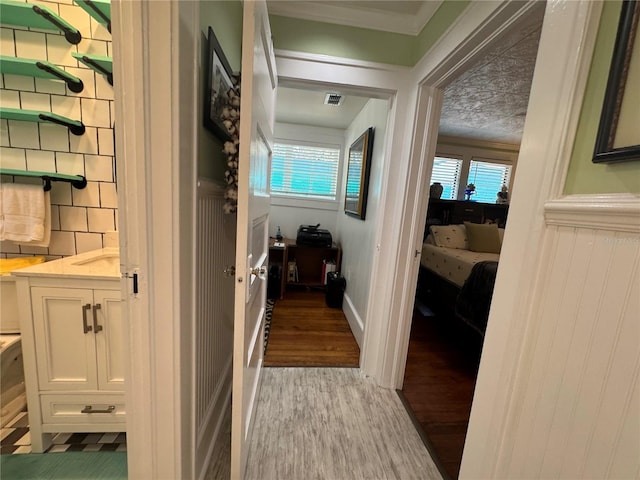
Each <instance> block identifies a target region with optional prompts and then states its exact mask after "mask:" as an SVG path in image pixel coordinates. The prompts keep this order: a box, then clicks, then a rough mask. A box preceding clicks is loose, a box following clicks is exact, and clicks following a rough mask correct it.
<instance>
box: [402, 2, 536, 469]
mask: <svg viewBox="0 0 640 480" xmlns="http://www.w3.org/2000/svg"><path fill="white" fill-rule="evenodd" d="M543 15H544V9H537V10H535V11H533V12H531V13H530V14H528V15H526V16H525V17H524V18H523V19H521V20H520V21H519V22H517V23H516V24H515V25H514V26H513V27H512V28H511V29H509V31H507V32H505V33H504V34H503V35H502V36H501V37H500V38H499V39H498V40H497V41H496V42H495V43H494V44H493V46H491V47H489V48H488V49H487V50H486V51H485V52H484V54H483V55H482V56H481V58H479V59H478V60H477V61H476V62H475V63H474V64H472V65H471V66H470V68H469V69H468V70H466V71H465V72H464V73H462V74H461V75H459V76H458V77H457V78H456V79H455V80H454V81H453V82H451V83H450V84H449V85H447V86H446V87H445V88H444V100H443V107H442V113H441V118H440V127H439V133H438V142H437V147H436V152H435V159H434V161H433V170H432V172H431V175H430V182H429V185H431V187H430V195H429V197H430V198H429V204H428V210H427V218H426V222H425V224H426V227H425V231H424V236H423V239H424V243H423V247H422V252H421V261H420V263H421V265H420V272H419V278H418V285H417V289H416V296H415V308H414V313H413V319H412V324H411V334H410V339H409V349H408V356H407V362H406V369H405V373H404V382H403V387H402V390H401V392H402V395H403V397H404V399H405V402H406V405H407V407H408V408H409V410H410V411H411V412H412V413H413V415H414V418H415V420H416V422H417V423H418V424H419V425H420V427H421V429H422V431H423V434H424V436H423V438H424V439H425V442H426V443H427V446H428V447H429V449H430V450H431V453H432V455H433V457H434V459H436V461H438V462H439V467H440V469H441V471H442V473H443V475H444V476H447V477H450V478H457V476H458V473H459V469H460V463H461V460H462V452H463V448H464V441H465V436H466V431H467V426H468V422H469V415H470V411H471V403H472V400H473V392H474V388H475V381H476V376H477V372H478V366H479V361H480V355H481V353H482V344H483V338H484V330H485V328H486V322H487V318H488V314H489V308H490V304H491V296H492V292H493V282H494V281H495V273H496V271H497V265H498V260H499V252H500V247H501V243H502V237H503V235H504V229H505V227H506V225H507V218H508V201H509V200H508V199H509V195H510V194H511V192H512V187H513V178H514V174H515V170H516V167H517V156H518V149H519V142H520V138H521V136H522V131H523V129H524V120H525V116H526V110H527V104H528V96H529V90H530V86H531V80H532V77H533V71H534V67H535V60H536V53H537V46H538V41H539V37H540V32H541V27H542V17H543ZM483 240H486V242H487V243H484V244H481V243H482V241H483Z"/></svg>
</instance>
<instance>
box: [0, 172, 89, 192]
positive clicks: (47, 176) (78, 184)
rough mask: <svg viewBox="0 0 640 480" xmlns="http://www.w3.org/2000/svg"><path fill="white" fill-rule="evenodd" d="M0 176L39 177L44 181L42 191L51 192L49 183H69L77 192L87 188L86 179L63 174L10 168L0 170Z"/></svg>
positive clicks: (80, 176)
mask: <svg viewBox="0 0 640 480" xmlns="http://www.w3.org/2000/svg"><path fill="white" fill-rule="evenodd" d="M0 175H13V176H19V177H39V178H42V180H44V191H45V192H48V191H49V190H51V182H69V183H71V185H73V186H74V187H75V188H77V189H78V190H82V189H83V188H84V187H86V186H87V179H86V178H85V177H83V176H82V175H65V174H64V173H49V172H33V171H28V170H14V169H12V168H0Z"/></svg>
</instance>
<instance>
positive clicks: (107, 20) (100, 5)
mask: <svg viewBox="0 0 640 480" xmlns="http://www.w3.org/2000/svg"><path fill="white" fill-rule="evenodd" d="M75 2H76V3H77V4H78V6H80V8H82V9H83V10H84V11H85V12H87V13H88V14H89V15H91V16H92V17H93V18H94V19H95V20H96V21H97V22H98V23H99V24H100V25H102V26H103V27H105V28H106V29H107V30H109V33H111V0H75Z"/></svg>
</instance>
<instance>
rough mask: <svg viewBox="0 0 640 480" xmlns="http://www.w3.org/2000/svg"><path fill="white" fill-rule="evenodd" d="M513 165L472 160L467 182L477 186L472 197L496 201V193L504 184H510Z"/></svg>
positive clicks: (479, 199)
mask: <svg viewBox="0 0 640 480" xmlns="http://www.w3.org/2000/svg"><path fill="white" fill-rule="evenodd" d="M510 178H511V165H507V164H504V163H491V162H483V161H479V160H471V166H470V168H469V178H468V180H467V184H469V183H473V184H474V185H475V186H476V193H475V194H474V195H473V196H472V197H471V198H472V199H473V200H475V201H476V202H485V203H495V201H496V198H497V197H496V195H497V194H498V192H499V191H500V189H501V188H502V186H503V185H507V186H509V179H510Z"/></svg>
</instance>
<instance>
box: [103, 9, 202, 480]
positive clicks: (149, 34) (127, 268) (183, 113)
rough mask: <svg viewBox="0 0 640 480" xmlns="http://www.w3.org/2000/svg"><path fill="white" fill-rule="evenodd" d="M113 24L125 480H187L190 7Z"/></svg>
mask: <svg viewBox="0 0 640 480" xmlns="http://www.w3.org/2000/svg"><path fill="white" fill-rule="evenodd" d="M111 12H112V16H113V21H112V25H113V27H114V31H113V48H114V52H113V60H114V62H113V63H114V69H113V70H114V84H115V86H116V88H117V90H116V95H115V106H116V108H115V114H116V120H115V128H116V158H117V173H118V218H119V231H120V263H121V271H122V273H123V276H125V275H128V276H129V277H131V276H132V275H133V274H134V273H136V274H138V287H139V293H138V294H137V295H134V294H133V292H132V280H131V278H125V279H123V297H124V298H125V304H126V306H125V308H124V310H123V311H124V315H125V337H126V338H125V351H126V353H125V354H126V364H125V372H126V377H125V386H126V409H127V451H128V455H127V459H128V473H129V478H136V479H161V478H191V476H192V472H191V466H192V463H193V462H192V461H190V460H192V457H193V445H192V444H191V441H192V437H193V435H192V432H191V431H190V428H191V424H192V422H191V414H192V412H189V411H188V405H189V403H188V400H189V397H190V395H191V387H190V385H191V384H190V382H191V377H192V372H191V370H190V362H189V358H190V348H189V346H188V342H189V341H190V339H191V335H190V332H191V330H190V328H191V327H190V325H191V318H192V316H193V308H194V305H193V303H194V301H193V300H194V299H193V297H194V294H193V291H194V289H193V288H192V287H193V281H194V278H193V277H194V275H195V268H194V258H193V257H194V252H195V235H194V221H195V220H194V216H195V198H196V154H197V152H196V145H197V142H196V131H197V128H196V127H197V122H198V119H196V118H195V117H196V116H195V115H193V112H194V111H197V103H196V102H197V101H198V92H199V90H198V88H197V78H196V75H194V72H197V71H198V68H197V67H198V53H197V52H198V48H197V45H198V43H197V40H198V37H197V35H199V34H200V33H199V32H200V30H199V22H198V13H199V11H198V5H197V3H195V2H129V1H121V0H114V1H113V2H112V7H111ZM196 34H197V35H196ZM185 405H186V406H187V407H185Z"/></svg>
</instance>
